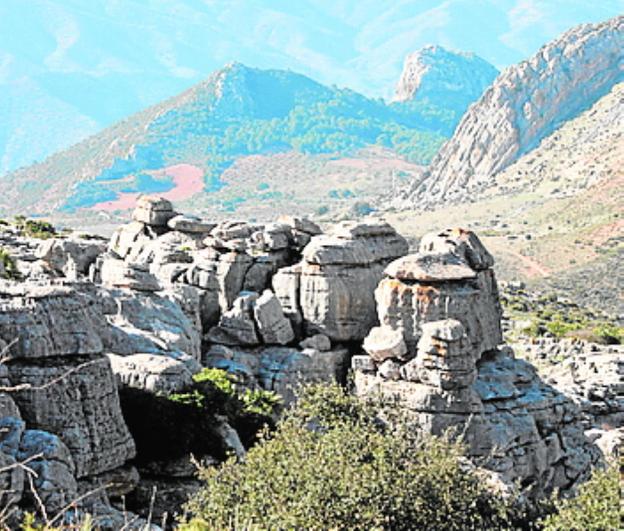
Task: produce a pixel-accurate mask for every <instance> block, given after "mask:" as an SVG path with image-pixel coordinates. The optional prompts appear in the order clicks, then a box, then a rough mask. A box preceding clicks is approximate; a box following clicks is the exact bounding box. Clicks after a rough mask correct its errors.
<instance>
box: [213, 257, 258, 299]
mask: <svg viewBox="0 0 624 531" xmlns="http://www.w3.org/2000/svg"><path fill="white" fill-rule="evenodd" d="M252 263H253V259H252V258H251V256H249V255H248V254H244V253H235V252H230V253H226V254H223V255H221V256H220V257H219V262H218V264H217V270H216V271H217V279H218V282H219V303H220V305H221V310H222V311H226V310H228V309H229V308H231V306H232V303H233V302H234V299H236V297H238V294H239V293H240V292H241V291H242V289H243V283H244V281H245V275H246V274H247V271H248V270H249V268H250V267H251V264H252Z"/></svg>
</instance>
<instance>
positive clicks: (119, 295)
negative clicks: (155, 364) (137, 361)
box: [99, 290, 201, 361]
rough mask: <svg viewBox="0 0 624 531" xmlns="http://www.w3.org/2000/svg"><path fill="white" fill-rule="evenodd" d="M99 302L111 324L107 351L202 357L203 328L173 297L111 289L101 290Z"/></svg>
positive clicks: (105, 342)
mask: <svg viewBox="0 0 624 531" xmlns="http://www.w3.org/2000/svg"><path fill="white" fill-rule="evenodd" d="M99 302H100V304H101V309H100V311H101V312H102V313H103V314H104V316H105V318H106V321H107V322H108V324H109V329H108V334H107V337H106V339H105V341H104V348H103V350H104V351H106V352H112V353H114V354H120V355H129V354H136V353H149V354H165V355H167V356H169V357H173V358H175V359H181V360H188V358H190V360H191V361H192V360H199V358H200V354H201V352H200V351H201V330H198V329H197V327H196V326H195V325H194V323H193V321H191V319H189V318H188V316H187V315H186V314H185V313H184V311H183V310H182V308H181V307H180V305H179V304H177V303H176V302H174V301H172V300H171V299H168V298H166V297H161V296H159V295H156V294H153V293H141V292H128V291H125V290H112V291H103V292H101V293H100V298H99Z"/></svg>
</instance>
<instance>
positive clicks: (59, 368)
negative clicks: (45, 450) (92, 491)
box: [9, 356, 135, 477]
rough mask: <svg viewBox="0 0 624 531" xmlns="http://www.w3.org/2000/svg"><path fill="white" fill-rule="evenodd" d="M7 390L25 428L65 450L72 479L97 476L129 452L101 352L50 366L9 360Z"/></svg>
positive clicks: (131, 445) (112, 381)
mask: <svg viewBox="0 0 624 531" xmlns="http://www.w3.org/2000/svg"><path fill="white" fill-rule="evenodd" d="M9 374H10V378H11V382H12V383H13V385H15V386H20V387H17V389H18V390H17V391H12V392H11V393H10V394H11V396H12V397H13V399H14V400H15V402H16V403H17V405H18V407H19V410H20V412H21V415H22V417H23V419H24V420H25V421H26V423H27V425H28V426H29V427H31V428H35V429H38V430H44V431H48V432H50V433H53V434H56V435H58V436H59V437H60V439H61V440H62V441H63V443H64V444H65V445H66V446H67V448H69V452H70V453H71V456H72V459H73V462H74V464H75V466H76V477H83V476H85V475H90V474H98V473H100V472H103V471H105V470H110V469H112V468H116V467H118V466H121V465H122V464H124V462H125V461H127V460H128V459H131V458H132V457H134V455H135V447H134V441H133V440H132V437H131V436H130V433H129V431H128V428H127V427H126V424H125V422H124V419H123V416H122V414H121V408H120V405H119V397H118V395H117V385H116V381H115V377H114V375H113V373H112V370H111V367H110V363H109V361H108V360H107V359H106V358H105V357H104V356H98V357H92V358H87V359H81V358H78V359H76V358H71V357H68V358H65V359H64V361H63V362H56V363H55V364H54V365H50V366H36V365H28V364H22V363H19V364H18V363H12V364H11V365H10V366H9Z"/></svg>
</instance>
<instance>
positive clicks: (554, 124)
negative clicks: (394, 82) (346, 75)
mask: <svg viewBox="0 0 624 531" xmlns="http://www.w3.org/2000/svg"><path fill="white" fill-rule="evenodd" d="M622 49H624V16H619V17H615V18H612V19H610V20H607V21H605V22H602V23H600V24H583V25H581V26H578V27H576V28H572V29H571V30H569V31H567V32H565V33H564V34H562V35H561V36H560V37H558V38H557V39H555V40H553V41H552V42H550V43H548V44H546V45H545V46H543V47H542V48H541V49H540V50H539V51H538V52H537V53H536V54H535V55H534V56H533V57H531V58H530V59H528V60H526V61H522V62H521V63H519V64H517V65H515V66H510V67H509V68H507V69H506V70H505V71H504V72H503V73H501V74H500V76H498V78H497V79H496V81H495V82H494V83H493V84H492V86H491V87H490V88H488V89H487V90H486V91H485V92H484V93H483V96H482V97H481V98H480V99H479V101H478V102H477V103H475V104H474V105H473V106H472V107H471V108H470V109H469V110H468V112H467V113H466V114H465V115H464V117H463V118H462V121H461V122H460V124H459V125H458V127H457V129H456V131H455V134H454V135H453V138H451V140H449V142H447V143H446V144H445V145H444V147H443V148H442V150H441V151H440V152H439V153H438V155H437V156H436V158H435V159H434V161H433V162H432V164H431V168H430V176H429V178H428V184H427V186H425V187H422V186H419V192H418V193H417V194H416V195H417V196H418V195H419V194H420V196H422V197H420V196H419V197H416V200H417V201H418V202H421V200H422V201H425V202H426V201H439V200H440V199H441V198H454V197H456V198H459V197H463V196H464V194H466V193H469V190H472V189H476V188H479V187H482V186H485V185H488V184H489V183H491V181H492V179H493V177H494V176H495V175H496V174H497V173H499V172H500V171H502V170H503V169H505V168H506V167H507V166H509V165H510V164H511V163H513V162H514V161H515V160H517V159H518V158H519V157H520V156H521V155H523V154H524V153H527V152H528V151H531V150H532V149H534V148H535V147H537V145H538V144H539V143H540V141H541V140H542V139H544V138H545V137H547V136H548V135H550V134H551V133H552V132H553V131H555V130H556V129H557V128H558V127H560V126H561V125H562V124H563V123H564V122H566V121H567V120H570V119H572V118H574V117H576V116H578V115H579V114H580V113H581V112H582V111H584V110H585V109H587V108H589V107H590V106H591V105H592V104H593V103H595V102H596V101H597V100H598V99H600V98H601V97H602V96H604V95H605V94H607V93H608V92H609V91H610V90H611V88H612V87H613V86H614V85H615V84H617V83H619V82H621V81H623V80H624V69H623V59H622ZM410 64H411V63H410ZM414 64H415V63H414ZM413 68H415V66H414V67H413ZM421 77H423V76H422V75H421ZM416 89H418V92H417V95H418V94H419V92H420V89H419V87H418V85H416ZM416 89H415V90H416Z"/></svg>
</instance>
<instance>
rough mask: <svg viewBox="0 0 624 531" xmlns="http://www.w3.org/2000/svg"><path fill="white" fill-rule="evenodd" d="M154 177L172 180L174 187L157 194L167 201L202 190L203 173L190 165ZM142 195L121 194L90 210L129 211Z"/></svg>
mask: <svg viewBox="0 0 624 531" xmlns="http://www.w3.org/2000/svg"><path fill="white" fill-rule="evenodd" d="M154 175H155V176H160V177H162V176H168V177H172V178H173V183H174V184H175V186H174V187H173V188H172V189H171V190H169V191H168V192H164V193H161V194H158V195H159V196H161V197H164V198H165V199H169V201H183V200H184V199H188V198H189V197H191V196H193V195H195V194H198V193H199V192H201V191H202V190H203V189H204V180H203V176H204V172H203V171H202V169H201V168H198V167H197V166H193V165H192V164H176V165H174V166H169V167H167V168H163V169H162V170H158V171H156V172H154ZM141 195H142V194H139V193H123V192H120V193H119V194H117V199H115V200H114V201H104V202H102V203H98V204H97V205H95V206H93V207H91V210H106V211H112V210H129V209H131V208H134V206H135V204H136V201H137V199H138V198H139V196H141Z"/></svg>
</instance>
